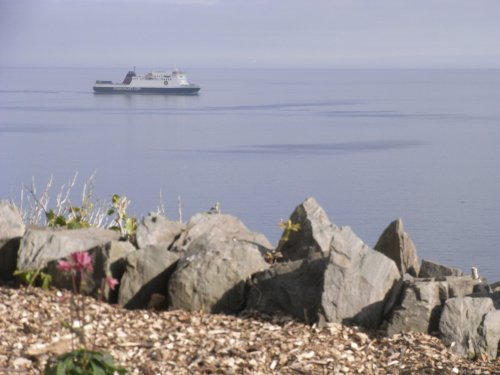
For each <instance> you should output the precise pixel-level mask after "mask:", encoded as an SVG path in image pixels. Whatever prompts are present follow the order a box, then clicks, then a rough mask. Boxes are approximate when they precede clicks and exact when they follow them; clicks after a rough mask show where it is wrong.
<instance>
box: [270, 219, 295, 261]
mask: <svg viewBox="0 0 500 375" xmlns="http://www.w3.org/2000/svg"><path fill="white" fill-rule="evenodd" d="M278 226H279V227H280V228H281V229H283V234H282V235H281V238H280V240H279V242H278V246H277V247H276V249H275V250H273V251H268V252H267V253H266V254H265V256H264V259H265V260H266V261H267V262H268V263H275V262H276V261H277V260H279V259H281V258H283V254H282V253H281V249H282V248H283V246H284V245H285V244H286V243H287V242H288V240H289V239H290V234H291V233H292V232H298V231H299V230H300V224H299V223H293V222H292V221H291V220H290V219H288V220H286V221H285V220H283V219H281V221H280V222H279V223H278Z"/></svg>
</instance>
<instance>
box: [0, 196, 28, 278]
mask: <svg viewBox="0 0 500 375" xmlns="http://www.w3.org/2000/svg"><path fill="white" fill-rule="evenodd" d="M25 230H26V228H25V225H24V222H23V218H22V217H21V214H20V213H19V210H18V209H17V208H16V206H14V205H13V204H10V203H9V202H4V201H0V280H10V279H12V277H13V273H14V271H15V270H16V259H17V251H18V249H19V242H20V239H21V237H22V236H23V234H24V232H25Z"/></svg>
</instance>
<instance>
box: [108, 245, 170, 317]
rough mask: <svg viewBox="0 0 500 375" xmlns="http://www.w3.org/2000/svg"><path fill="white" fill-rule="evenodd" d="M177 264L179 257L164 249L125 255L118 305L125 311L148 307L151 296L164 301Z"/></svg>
mask: <svg viewBox="0 0 500 375" xmlns="http://www.w3.org/2000/svg"><path fill="white" fill-rule="evenodd" d="M178 260H179V254H177V253H173V252H171V251H168V249H167V247H165V246H164V247H161V246H148V247H145V248H144V249H139V250H137V251H134V252H133V253H131V254H129V255H128V256H127V258H126V260H125V263H126V270H125V273H124V275H123V277H122V279H121V282H120V294H119V297H118V304H120V305H121V306H124V307H125V308H127V309H141V308H147V307H148V305H149V303H150V300H151V297H152V296H153V295H154V294H158V295H163V296H165V298H166V294H167V284H168V280H169V278H170V276H171V275H172V273H173V272H174V270H175V267H176V265H177V261H178Z"/></svg>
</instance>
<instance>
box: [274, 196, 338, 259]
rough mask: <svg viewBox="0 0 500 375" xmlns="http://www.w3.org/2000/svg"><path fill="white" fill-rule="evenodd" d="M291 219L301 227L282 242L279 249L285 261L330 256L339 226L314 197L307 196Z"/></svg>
mask: <svg viewBox="0 0 500 375" xmlns="http://www.w3.org/2000/svg"><path fill="white" fill-rule="evenodd" d="M290 221H291V222H292V223H293V224H299V225H300V229H299V230H298V231H291V232H290V233H289V235H288V240H287V241H284V242H280V244H279V246H278V250H279V251H281V253H282V255H283V260H284V261H287V260H297V259H304V258H311V259H313V258H317V257H327V256H328V254H329V251H330V242H331V240H332V236H333V233H334V232H335V231H336V230H337V229H338V228H337V226H335V225H334V224H332V223H331V222H330V220H329V219H328V216H327V215H326V213H325V211H324V210H323V208H321V207H320V205H319V204H318V202H316V200H315V199H314V198H307V199H306V200H305V201H304V202H303V203H301V204H300V205H298V206H297V207H296V208H295V210H294V211H293V213H292V215H291V216H290ZM283 234H284V235H285V233H283ZM282 238H283V237H282Z"/></svg>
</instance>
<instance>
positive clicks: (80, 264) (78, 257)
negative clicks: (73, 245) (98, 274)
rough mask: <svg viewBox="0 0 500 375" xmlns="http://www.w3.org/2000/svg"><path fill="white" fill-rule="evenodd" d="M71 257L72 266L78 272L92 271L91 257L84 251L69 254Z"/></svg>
mask: <svg viewBox="0 0 500 375" xmlns="http://www.w3.org/2000/svg"><path fill="white" fill-rule="evenodd" d="M71 258H72V259H73V264H74V268H75V269H76V270H77V271H78V272H80V273H81V272H83V271H89V272H92V257H91V256H90V255H89V253H88V252H86V251H79V252H76V253H73V254H71Z"/></svg>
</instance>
